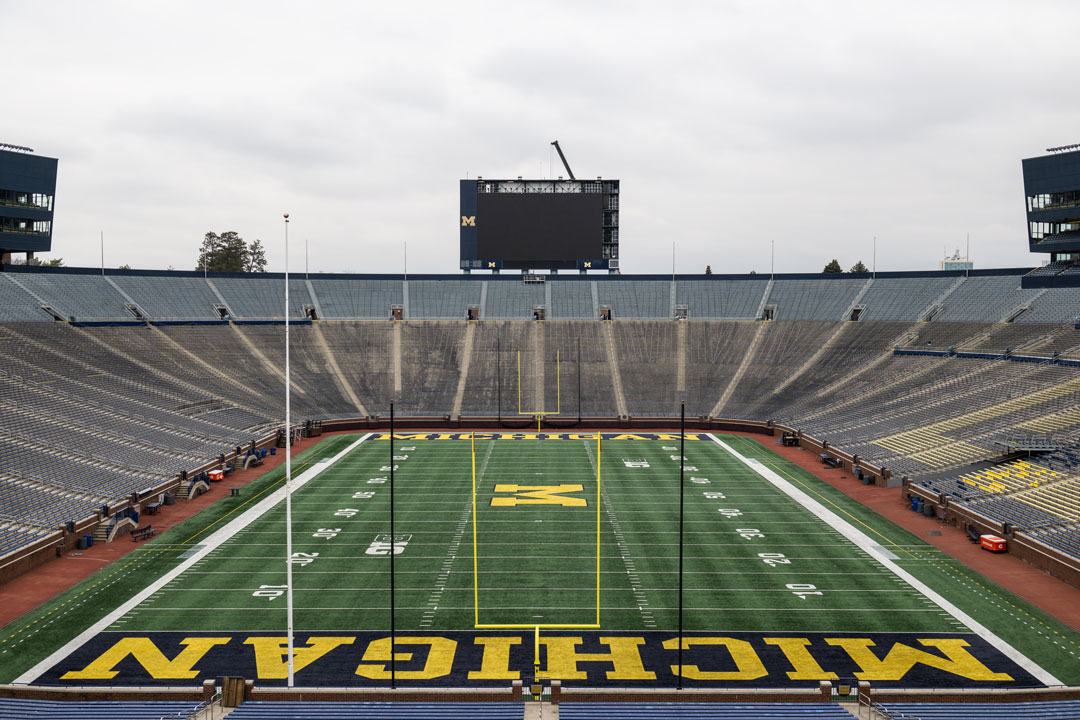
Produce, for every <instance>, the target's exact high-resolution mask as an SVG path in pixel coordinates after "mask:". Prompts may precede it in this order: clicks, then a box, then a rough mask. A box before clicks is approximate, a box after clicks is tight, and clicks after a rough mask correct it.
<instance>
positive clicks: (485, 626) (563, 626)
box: [470, 430, 603, 668]
mask: <svg viewBox="0 0 1080 720" xmlns="http://www.w3.org/2000/svg"><path fill="white" fill-rule="evenodd" d="M470 441H471V443H470V445H471V453H472V526H473V527H472V530H473V532H472V536H473V627H474V628H475V629H477V630H535V632H536V645H537V648H539V647H540V630H541V629H545V630H598V629H600V467H601V462H600V454H601V452H603V443H602V442H601V439H600V431H599V430H598V431H597V432H596V620H595V622H592V623H482V622H480V571H479V562H480V561H479V553H478V552H477V541H476V526H477V522H476V432H475V431H474V432H472V433H470ZM536 652H537V655H536V663H537V667H538V668H539V662H540V655H539V652H540V651H539V649H537V650H536Z"/></svg>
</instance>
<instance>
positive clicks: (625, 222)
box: [0, 0, 1080, 273]
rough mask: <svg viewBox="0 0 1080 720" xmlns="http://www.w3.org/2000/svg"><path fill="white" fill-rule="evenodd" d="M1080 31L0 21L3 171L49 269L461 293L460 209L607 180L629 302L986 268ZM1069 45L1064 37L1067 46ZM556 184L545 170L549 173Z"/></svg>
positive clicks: (820, 22)
mask: <svg viewBox="0 0 1080 720" xmlns="http://www.w3.org/2000/svg"><path fill="white" fill-rule="evenodd" d="M1077 26H1080V4H1078V3H1075V2H1030V1H1028V2H987V1H985V0H983V1H978V2H910V1H908V2H872V1H869V0H863V1H862V2H707V3H660V2H649V3H631V2H603V3H599V2H597V3H591V2H554V1H551V0H549V1H546V2H540V3H535V2H534V3H514V2H508V1H506V0H504V1H503V2H493V3H463V2H453V3H450V2H439V3H411V2H398V3H385V2H380V3H374V2H372V3H366V2H365V3H360V2H351V3H330V2H325V3H317V2H316V3H302V2H295V1H294V2H288V3H286V2H244V3H240V2H220V1H219V2H184V3H163V2H109V1H107V0H105V1H102V2H95V3H87V2H60V3H54V2H25V1H24V0H0V27H2V28H3V32H2V36H3V57H4V58H5V68H6V71H5V73H4V90H3V93H4V97H3V100H2V105H0V107H2V108H3V109H2V112H0V142H6V143H13V144H17V145H28V146H30V147H33V148H35V149H36V150H37V152H38V153H40V154H43V155H49V156H53V157H58V158H59V159H60V170H59V180H58V183H57V198H56V217H55V222H54V235H53V248H54V253H53V256H62V257H63V258H64V261H65V264H67V265H90V266H96V265H97V264H98V263H99V249H98V236H99V232H101V231H103V232H104V234H105V263H106V265H107V266H112V267H115V266H117V265H120V264H123V263H127V264H130V265H132V266H133V267H148V268H165V267H170V266H171V267H174V268H176V269H191V268H193V267H194V265H195V261H196V256H197V249H198V246H199V243H200V242H201V239H202V236H203V234H204V233H205V232H207V231H208V230H214V231H218V232H220V231H225V230H236V231H238V232H239V233H240V234H241V235H242V236H243V237H244V238H245V239H247V240H249V241H252V240H255V239H256V238H260V239H262V241H263V243H264V244H266V245H267V247H268V257H269V260H270V267H269V269H271V270H281V269H283V266H284V247H283V245H284V243H283V232H282V220H281V215H282V213H283V212H289V213H291V223H290V240H291V241H292V252H291V255H290V264H291V269H293V270H297V269H302V268H303V263H304V254H303V253H304V248H303V242H304V240H305V239H306V240H308V241H309V246H310V266H311V271H312V272H340V271H350V272H400V271H401V269H402V258H403V244H404V243H406V242H407V243H408V264H409V266H408V269H409V271H410V272H447V273H455V272H457V267H458V225H459V222H458V212H457V210H458V205H457V203H458V198H457V192H458V182H457V181H458V180H459V179H460V178H464V177H466V176H468V177H476V176H477V175H483V176H486V177H516V176H518V175H523V176H533V177H535V176H538V175H539V176H548V175H549V173H550V174H555V175H559V174H563V171H562V169H561V167H560V166H559V165H558V157H557V156H555V157H554V158H553V157H552V154H551V151H550V146H549V145H548V143H549V142H550V141H551V140H554V139H558V140H559V141H560V144H561V145H562V147H563V149H564V150H565V152H566V154H567V158H568V160H569V161H570V164H571V166H572V167H573V168H574V172H575V174H576V175H577V176H578V177H593V176H601V175H602V176H605V177H613V178H619V179H621V180H622V190H623V197H622V208H621V210H622V215H621V231H620V239H621V255H622V267H623V272H626V273H645V272H657V271H668V270H670V267H671V243H672V242H675V243H676V257H677V261H676V270H677V271H678V272H702V271H703V270H704V268H705V265H706V264H711V265H712V267H713V270H714V271H715V272H740V273H741V272H748V271H750V270H758V271H759V272H767V271H768V270H769V254H770V243H771V242H773V241H775V246H776V271H777V272H817V271H820V270H821V268H822V266H823V265H824V264H825V263H826V262H827V261H828V260H829V259H831V258H833V257H836V258H838V259H839V260H840V263H841V264H842V265H843V266H844V267H845V268H846V267H849V266H850V265H852V264H854V263H855V261H856V260H860V259H861V260H863V261H864V262H865V263H866V264H867V265H870V264H871V262H872V257H871V256H872V238H873V236H875V235H876V236H877V238H878V242H877V269H879V270H909V269H936V267H937V261H938V259H940V258H941V256H942V251H943V249H945V248H947V249H948V251H949V252H950V253H951V252H952V251H953V249H955V248H959V249H960V250H961V252H963V249H964V240H965V235H966V234H967V233H970V235H971V248H972V251H971V254H972V258H973V259H974V260H975V263H976V267H1017V266H1030V265H1035V264H1038V263H1039V262H1040V261H1042V260H1044V259H1045V258H1044V257H1043V256H1038V255H1032V254H1030V253H1028V251H1027V238H1026V232H1025V221H1024V200H1023V183H1022V175H1021V170H1020V159H1021V158H1024V157H1031V156H1034V155H1039V154H1042V153H1043V151H1044V148H1046V147H1050V146H1056V145H1065V144H1069V143H1074V142H1080V126H1078V122H1077V119H1078V118H1080V93H1077V92H1076V82H1075V79H1074V75H1075V67H1076V44H1075V42H1073V41H1072V40H1071V39H1070V37H1069V35H1068V33H1069V32H1072V29H1075V28H1076V27H1077ZM1056 29H1057V30H1056ZM552 162H554V165H551V163H552Z"/></svg>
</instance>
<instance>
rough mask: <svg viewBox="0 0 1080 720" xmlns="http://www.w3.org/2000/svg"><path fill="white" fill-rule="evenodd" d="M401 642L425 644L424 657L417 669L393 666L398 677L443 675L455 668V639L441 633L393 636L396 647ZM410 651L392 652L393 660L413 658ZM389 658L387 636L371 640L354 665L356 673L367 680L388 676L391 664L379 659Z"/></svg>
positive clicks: (420, 677)
mask: <svg viewBox="0 0 1080 720" xmlns="http://www.w3.org/2000/svg"><path fill="white" fill-rule="evenodd" d="M402 645H428V646H429V647H430V649H429V650H428V654H427V660H426V661H425V662H424V667H423V668H422V669H420V670H396V671H395V675H397V678H398V679H399V680H431V679H433V678H438V677H445V676H446V675H449V674H450V673H451V671H452V670H453V669H454V655H455V654H456V653H457V642H456V641H454V640H450V639H448V638H444V637H436V636H433V635H424V636H419V635H418V636H413V637H409V636H401V637H397V638H395V640H394V647H395V649H396V648H398V647H401V646H402ZM412 656H413V654H412V653H409V652H396V653H394V661H395V662H408V661H409V660H412ZM388 662H390V638H388V637H384V638H379V639H378V640H372V641H371V644H370V645H368V646H367V650H365V651H364V657H363V659H362V662H361V663H360V664H359V665H357V666H356V674H357V675H359V676H360V677H366V678H368V679H370V680H389V679H390V668H388V667H387V666H386V665H384V664H382V663H388ZM364 663H379V664H377V665H365V664H364Z"/></svg>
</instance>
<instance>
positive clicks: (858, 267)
mask: <svg viewBox="0 0 1080 720" xmlns="http://www.w3.org/2000/svg"><path fill="white" fill-rule="evenodd" d="M848 272H853V273H864V272H870V270H869V269H868V268H867V267H866V266H865V265H863V261H862V260H860V261H859V262H857V263H855V264H854V265H852V266H851V269H850V270H848Z"/></svg>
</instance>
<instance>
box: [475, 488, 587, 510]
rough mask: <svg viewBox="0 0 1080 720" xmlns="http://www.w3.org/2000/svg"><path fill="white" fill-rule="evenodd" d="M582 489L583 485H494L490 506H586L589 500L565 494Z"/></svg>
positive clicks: (582, 490) (583, 489) (581, 490)
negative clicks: (501, 494)
mask: <svg viewBox="0 0 1080 720" xmlns="http://www.w3.org/2000/svg"><path fill="white" fill-rule="evenodd" d="M584 491H585V487H584V486H583V485H516V484H505V485H496V486H495V494H496V496H495V497H493V498H491V507H515V506H517V505H562V506H563V507H587V506H588V504H589V502H588V501H587V500H586V499H585V498H583V497H574V496H572V495H567V494H566V493H579V492H584ZM499 493H509V495H504V496H502V497H500V496H499Z"/></svg>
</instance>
